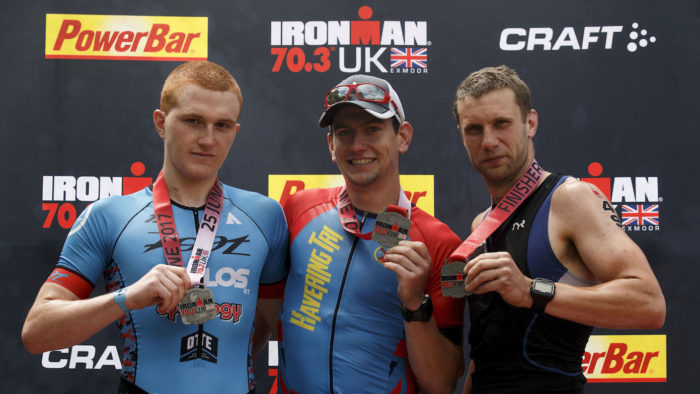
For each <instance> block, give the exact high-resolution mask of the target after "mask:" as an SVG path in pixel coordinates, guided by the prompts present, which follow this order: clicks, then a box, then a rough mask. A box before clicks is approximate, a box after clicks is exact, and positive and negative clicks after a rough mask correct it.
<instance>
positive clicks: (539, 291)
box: [530, 278, 556, 313]
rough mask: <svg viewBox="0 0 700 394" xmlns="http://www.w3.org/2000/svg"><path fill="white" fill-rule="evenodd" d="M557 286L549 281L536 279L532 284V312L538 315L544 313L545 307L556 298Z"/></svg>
mask: <svg viewBox="0 0 700 394" xmlns="http://www.w3.org/2000/svg"><path fill="white" fill-rule="evenodd" d="M555 290H556V286H554V282H552V281H551V280H549V279H543V278H535V279H533V280H532V284H530V294H531V295H532V310H533V311H535V312H537V313H542V312H544V307H545V306H547V303H548V302H549V301H552V298H554V291H555Z"/></svg>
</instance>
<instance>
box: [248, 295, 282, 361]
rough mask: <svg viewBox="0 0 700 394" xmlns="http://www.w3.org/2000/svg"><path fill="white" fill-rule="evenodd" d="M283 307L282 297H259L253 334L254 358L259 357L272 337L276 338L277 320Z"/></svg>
mask: <svg viewBox="0 0 700 394" xmlns="http://www.w3.org/2000/svg"><path fill="white" fill-rule="evenodd" d="M281 308H282V299H281V298H258V305H257V308H256V310H255V333H254V334H253V358H255V357H257V355H258V353H260V352H261V351H262V350H263V349H264V348H265V345H267V342H268V341H269V340H270V338H276V337H277V335H276V330H277V320H278V318H279V313H280V309H281Z"/></svg>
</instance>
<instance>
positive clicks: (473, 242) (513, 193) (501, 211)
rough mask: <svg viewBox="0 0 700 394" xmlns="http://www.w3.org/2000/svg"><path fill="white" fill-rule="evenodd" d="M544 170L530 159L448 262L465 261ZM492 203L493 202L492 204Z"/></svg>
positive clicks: (494, 229)
mask: <svg viewBox="0 0 700 394" xmlns="http://www.w3.org/2000/svg"><path fill="white" fill-rule="evenodd" d="M543 173H544V170H543V169H542V167H540V165H539V164H537V160H535V159H534V158H533V159H532V163H530V167H529V168H528V170H527V171H525V174H523V176H522V177H521V178H520V179H519V180H518V181H517V182H516V183H515V185H513V187H511V188H510V190H509V191H508V194H506V195H505V197H503V198H502V199H501V201H499V202H498V204H496V206H494V207H492V208H491V212H489V213H488V215H487V216H486V217H485V218H484V219H483V220H482V221H481V223H479V225H478V226H477V227H476V228H475V229H474V231H473V232H472V233H471V235H469V237H468V238H467V239H466V240H465V241H464V242H462V244H461V245H459V247H458V248H457V249H456V250H455V251H454V252H452V255H450V258H449V261H448V262H453V261H467V259H468V258H469V256H471V254H472V253H474V251H475V250H476V248H478V247H479V245H481V244H482V243H483V242H484V241H486V238H488V237H489V236H490V235H491V234H493V232H494V231H496V229H497V228H499V227H500V226H501V225H502V224H503V223H504V222H505V221H506V219H508V217H509V216H510V215H511V214H512V213H513V212H515V210H516V209H517V208H518V207H519V206H520V204H521V203H522V202H523V201H525V199H526V198H527V197H528V196H529V195H530V194H532V192H533V191H535V189H537V185H538V184H539V183H540V179H542V174H543ZM492 205H493V204H492Z"/></svg>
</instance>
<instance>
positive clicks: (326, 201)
mask: <svg viewBox="0 0 700 394" xmlns="http://www.w3.org/2000/svg"><path fill="white" fill-rule="evenodd" d="M340 189H341V188H340V187H335V188H330V189H306V190H300V191H298V192H296V193H294V194H292V195H291V196H290V197H289V198H288V199H287V201H286V202H285V204H284V207H283V208H284V215H285V216H286V217H287V223H288V225H289V243H290V244H291V243H292V242H294V238H296V236H297V234H299V232H300V231H301V230H302V229H303V228H304V226H306V225H307V224H308V223H309V222H310V221H311V220H312V219H314V218H316V217H317V216H320V215H321V214H322V213H324V212H326V211H329V210H331V209H335V205H334V204H333V202H334V201H336V200H337V199H338V194H339V193H340Z"/></svg>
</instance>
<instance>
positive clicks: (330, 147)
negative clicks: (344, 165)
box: [326, 131, 337, 163]
mask: <svg viewBox="0 0 700 394" xmlns="http://www.w3.org/2000/svg"><path fill="white" fill-rule="evenodd" d="M326 137H327V138H328V150H329V151H330V152H331V160H333V163H337V161H336V160H335V143H334V142H333V132H332V131H329V132H328V135H327V136H326Z"/></svg>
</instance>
